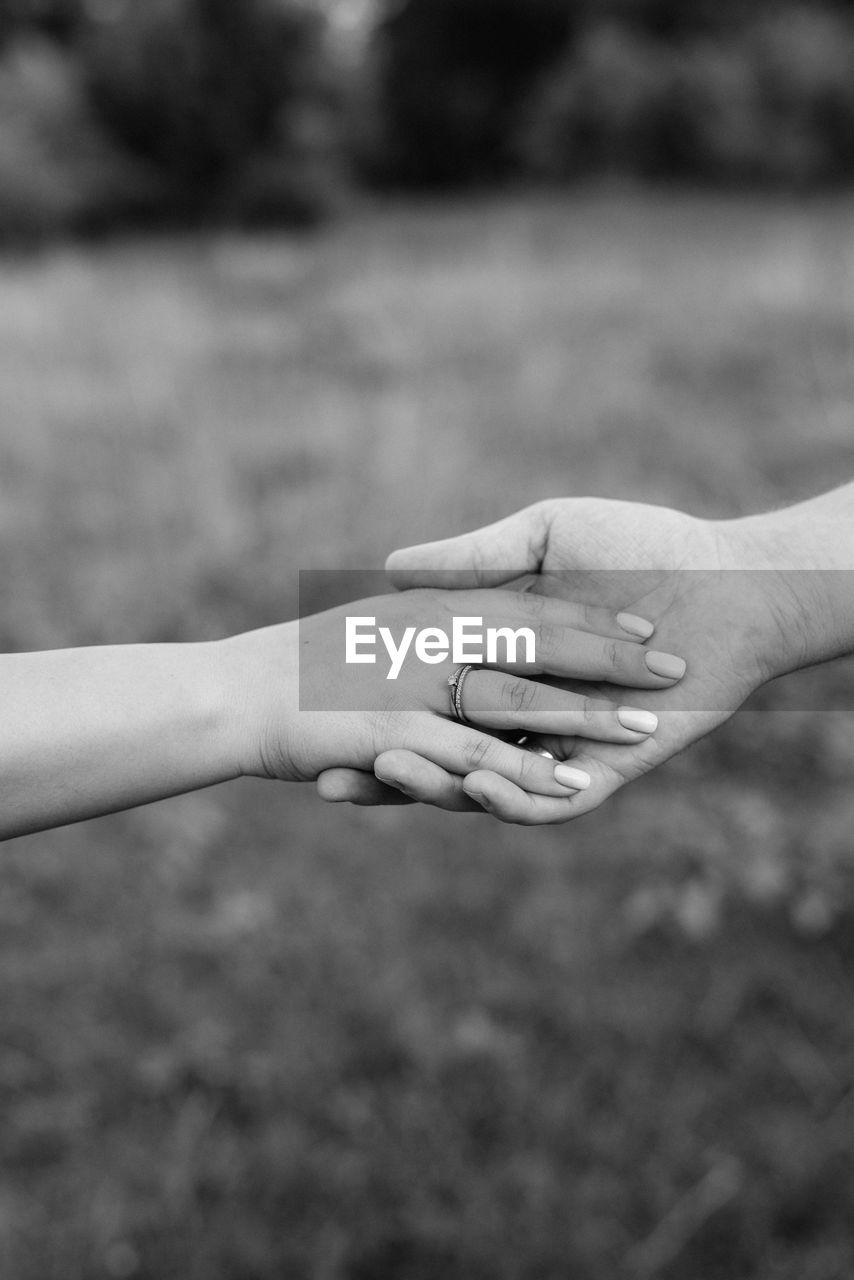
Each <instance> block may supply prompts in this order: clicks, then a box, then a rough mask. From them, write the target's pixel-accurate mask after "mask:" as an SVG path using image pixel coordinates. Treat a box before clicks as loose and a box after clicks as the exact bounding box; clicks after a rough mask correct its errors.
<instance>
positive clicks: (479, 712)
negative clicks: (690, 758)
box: [460, 667, 658, 743]
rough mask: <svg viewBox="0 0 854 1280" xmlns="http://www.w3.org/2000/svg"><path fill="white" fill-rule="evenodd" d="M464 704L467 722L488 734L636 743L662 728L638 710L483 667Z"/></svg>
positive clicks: (469, 680)
mask: <svg viewBox="0 0 854 1280" xmlns="http://www.w3.org/2000/svg"><path fill="white" fill-rule="evenodd" d="M460 702H461V709H462V711H463V714H464V715H465V718H466V720H467V721H468V722H469V723H470V724H476V725H478V726H479V727H481V728H484V729H527V730H529V731H530V732H532V733H538V734H550V735H554V736H557V737H570V736H571V737H579V738H594V739H596V740H597V741H599V742H621V743H634V742H643V741H644V740H645V739H646V738H648V737H649V736H650V734H652V733H655V730H656V729H657V727H658V718H657V716H655V715H654V714H653V713H652V712H651V711H644V710H643V709H642V708H640V707H629V706H618V705H616V704H615V703H613V702H609V701H608V700H607V699H604V698H588V697H586V696H585V695H584V694H580V693H569V692H567V691H566V690H563V689H557V688H554V687H553V686H552V685H547V684H540V683H539V682H538V681H536V680H526V679H525V678H524V677H523V676H514V675H507V674H505V673H504V672H501V671H492V670H489V669H487V668H485V667H473V668H472V669H471V670H470V671H469V672H468V673H467V675H466V677H465V680H464V682H463V685H462V689H461V697H460Z"/></svg>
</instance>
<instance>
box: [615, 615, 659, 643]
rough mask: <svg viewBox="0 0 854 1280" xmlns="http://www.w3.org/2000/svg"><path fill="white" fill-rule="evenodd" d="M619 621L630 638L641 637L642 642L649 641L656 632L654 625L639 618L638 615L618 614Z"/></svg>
mask: <svg viewBox="0 0 854 1280" xmlns="http://www.w3.org/2000/svg"><path fill="white" fill-rule="evenodd" d="M617 621H618V622H619V624H620V626H621V627H622V628H623V630H624V631H628V633H629V635H630V636H639V637H640V639H641V640H648V639H649V637H650V636H651V635H652V633H653V631H654V630H655V625H654V623H652V622H647V620H646V618H639V617H638V616H637V614H636V613H618V614H617Z"/></svg>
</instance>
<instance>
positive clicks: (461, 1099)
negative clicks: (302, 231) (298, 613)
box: [0, 194, 854, 1280]
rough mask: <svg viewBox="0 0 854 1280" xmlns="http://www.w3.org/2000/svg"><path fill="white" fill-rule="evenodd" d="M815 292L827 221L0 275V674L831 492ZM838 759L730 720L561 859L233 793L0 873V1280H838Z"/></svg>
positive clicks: (818, 729) (844, 274)
mask: <svg viewBox="0 0 854 1280" xmlns="http://www.w3.org/2000/svg"><path fill="white" fill-rule="evenodd" d="M852 285H854V220H852V204H851V202H850V201H838V202H835V203H830V202H827V203H820V202H815V203H811V204H806V205H799V204H795V203H791V204H779V203H778V204H772V203H768V204H763V203H761V202H753V203H747V202H742V201H735V200H699V199H694V198H691V197H687V196H685V197H680V196H671V197H655V198H653V197H640V196H637V197H631V198H628V197H623V198H619V199H617V198H614V197H608V196H606V195H602V194H598V195H597V194H591V195H587V196H579V197H577V198H575V199H574V200H572V201H560V202H559V201H555V200H551V199H550V200H539V201H518V202H512V201H504V202H502V203H483V204H475V203H468V204H463V203H461V204H459V205H444V206H441V207H435V208H432V207H429V206H423V207H408V208H401V209H394V208H387V209H385V210H384V211H371V210H366V211H365V212H364V213H363V214H360V215H358V216H357V217H355V218H354V219H353V220H352V221H351V222H350V223H349V224H347V225H341V226H339V227H338V228H337V229H333V230H331V231H328V232H325V233H324V234H323V235H322V236H317V237H314V238H302V239H299V240H286V239H279V238H270V239H254V240H248V241H241V240H237V239H230V238H229V239H225V238H223V239H209V240H206V241H186V242H182V241H162V242H157V243H151V242H146V243H143V242H140V243H139V244H138V245H131V246H125V247H123V248H119V247H111V248H106V249H102V250H99V251H84V250H80V249H63V250H58V251H56V252H54V253H51V254H48V255H45V256H43V257H41V258H38V259H31V260H26V261H24V260H22V261H13V260H8V261H6V262H5V263H3V264H2V267H0V404H2V424H3V426H2V432H1V433H0V535H2V536H0V560H2V566H0V567H2V573H0V605H2V607H1V608H0V628H2V638H3V641H4V643H5V645H6V646H7V647H8V648H15V647H21V648H26V647H50V646H56V645H64V644H77V643H89V642H98V641H107V640H109V641H128V640H132V639H140V638H146V639H157V638H173V639H175V638H177V639H180V638H188V637H200V636H213V635H220V634H224V633H227V632H229V631H232V630H236V629H238V628H243V627H250V626H255V625H259V624H262V623H265V622H271V621H274V620H277V619H279V618H281V617H284V616H288V615H289V614H291V613H292V612H293V611H294V609H295V604H296V598H297V571H298V569H299V568H301V567H302V568H308V567H333V566H338V565H342V564H343V565H345V566H350V567H360V566H365V565H374V564H377V563H380V562H381V560H382V558H383V557H384V555H385V553H386V552H387V551H388V550H389V549H390V548H391V547H393V546H395V545H399V544H401V543H403V542H407V541H414V540H417V539H420V538H424V537H435V536H439V535H441V534H443V533H445V532H448V531H452V530H457V529H461V528H464V527H469V526H471V525H473V524H475V523H479V522H482V521H484V520H487V519H491V518H494V517H497V516H498V515H500V514H502V513H504V512H506V511H508V510H511V509H515V508H516V507H518V506H521V505H522V504H524V503H526V502H529V501H533V500H536V499H537V498H540V497H543V496H546V495H550V494H582V493H600V494H603V495H608V496H621V497H630V498H637V499H648V500H652V501H661V502H666V503H670V504H672V505H684V506H686V507H689V508H691V509H693V510H696V511H698V512H707V513H709V514H717V515H726V514H736V513H738V512H742V511H750V510H754V509H757V508H759V507H762V506H765V505H770V504H775V503H779V502H783V501H786V500H789V499H794V498H797V497H800V496H804V495H806V494H809V493H812V492H815V491H817V490H819V489H821V488H822V487H826V486H829V485H831V484H833V483H836V482H839V481H841V480H844V479H848V478H850V477H851V475H852V473H854V465H852V463H853V462H854V432H853V431H852V420H854V416H853V415H852V407H854V406H852V401H854V361H853V360H852V356H854V304H852V298H854V292H852ZM820 679H821V681H822V682H823V687H824V688H825V691H826V692H829V693H832V692H833V689H834V688H835V687H836V686H835V683H834V682H837V681H840V680H842V679H843V677H842V676H840V674H839V671H838V669H836V668H833V669H828V670H827V671H826V672H824V673H822V675H821V677H820ZM775 697H777V698H778V700H777V703H776V705H778V706H783V707H785V705H786V693H785V688H783V689H781V691H780V693H779V695H775ZM851 743H852V734H851V718H850V716H848V715H843V714H840V713H837V714H834V713H831V712H826V713H823V714H818V715H808V714H806V713H794V712H785V711H777V712H767V713H766V714H764V715H759V714H755V713H746V714H745V715H743V716H742V717H739V719H738V720H737V721H736V722H734V724H733V725H732V726H729V727H728V728H727V729H726V730H725V731H723V732H722V733H720V734H718V735H717V736H716V737H715V738H713V739H712V740H710V741H709V742H708V743H706V744H703V745H702V746H700V747H699V748H697V749H696V750H695V751H693V752H692V753H690V754H688V755H687V756H685V757H683V758H682V759H680V760H678V761H675V762H673V763H672V764H671V765H670V766H668V768H666V769H665V770H662V771H661V772H660V773H659V774H658V775H656V776H654V777H653V778H651V779H649V780H647V781H646V782H644V783H643V784H639V785H638V786H636V787H635V788H634V789H633V790H632V789H629V790H628V791H627V792H625V793H624V794H623V795H621V796H620V797H618V798H617V799H616V801H615V802H613V803H612V805H611V806H610V808H609V809H608V810H607V811H603V812H601V813H599V814H595V815H592V816H591V817H589V818H588V819H585V820H583V821H581V822H579V823H577V824H575V825H573V826H571V827H567V828H562V829H559V830H546V831H541V832H528V831H518V830H515V829H507V828H503V827H499V826H498V825H493V824H491V823H489V822H488V821H487V820H485V819H483V820H482V819H478V818H476V817H472V818H463V819H460V818H455V817H453V816H450V815H443V814H439V813H436V812H429V811H414V810H413V811H400V810H391V811H388V812H386V811H367V812H364V811H356V810H354V811H342V810H337V809H328V808H323V807H321V806H320V804H319V802H317V801H316V800H315V799H314V797H313V795H312V794H311V792H310V790H309V789H307V788H306V789H304V790H300V789H297V788H285V787H274V786H271V785H269V784H262V783H260V782H259V783H241V784H235V785H233V786H230V787H227V788H221V789H218V790H216V791H211V792H205V793H200V794H198V795H195V796H188V797H185V798H183V799H180V800H175V801H171V802H169V803H166V804H162V805H156V806H151V807H150V808H147V809H143V810H139V811H136V812H134V813H130V814H127V815H120V816H116V817H113V818H108V819H103V820H101V821H99V822H96V823H90V824H86V825H83V826H80V827H76V828H70V829H67V830H65V831H58V832H54V833H49V834H46V835H44V836H38V837H31V838H29V839H27V840H23V841H17V842H10V843H9V844H7V845H6V846H4V849H3V854H2V872H1V873H0V993H2V1007H3V1011H4V1012H3V1020H2V1030H0V1132H2V1141H0V1276H2V1277H3V1280H51V1278H52V1277H56V1278H57V1280H59V1278H60V1277H61V1280H97V1278H100V1277H109V1276H119V1277H121V1276H128V1277H129V1276H133V1277H143V1278H144V1280H172V1278H173V1277H175V1278H177V1277H181V1280H273V1278H274V1277H275V1278H276V1280H279V1278H281V1277H286V1278H287V1280H302V1277H311V1280H392V1278H394V1280H434V1277H435V1278H436V1280H440V1278H441V1280H457V1278H459V1280H511V1278H512V1280H552V1278H553V1280H565V1278H567V1280H568V1278H571V1280H586V1278H587V1277H590V1280H612V1278H613V1277H617V1278H618V1280H646V1278H647V1277H661V1278H662V1280H676V1278H679V1280H682V1278H684V1280H715V1278H717V1277H726V1278H727V1280H731V1278H732V1277H734V1276H739V1277H759V1278H761V1280H834V1278H837V1280H843V1278H845V1280H848V1277H850V1276H851V1274H852V1273H853V1272H854V1230H852V1226H851V1215H850V1205H851V1199H852V1195H854V1170H852V1156H851V1152H852V1147H854V1110H852V1109H853V1108H854V1100H852V1097H851V1095H850V1093H849V1089H850V1086H851V1082H852V1072H854V1024H852V1017H851V1002H852V994H854V979H852V966H853V965H854V910H852V903H854V892H852V889H854V884H852V881H853V880H854V875H852V867H854V857H852V852H854V851H852V839H854V837H852V830H854V797H852V793H851V788H850V781H851V773H852V766H854V749H852V745H851Z"/></svg>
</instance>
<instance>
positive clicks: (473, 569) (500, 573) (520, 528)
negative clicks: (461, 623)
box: [386, 502, 551, 589]
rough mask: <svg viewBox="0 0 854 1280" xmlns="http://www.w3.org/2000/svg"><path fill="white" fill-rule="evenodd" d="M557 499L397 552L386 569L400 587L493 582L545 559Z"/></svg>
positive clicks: (514, 575) (516, 574) (528, 570)
mask: <svg viewBox="0 0 854 1280" xmlns="http://www.w3.org/2000/svg"><path fill="white" fill-rule="evenodd" d="M550 511H551V504H549V503H547V502H538V503H536V504H535V505H534V506H532V507H526V508H525V509H524V510H523V511H517V512H516V513H515V515H512V516H508V517H506V518H505V519H504V520H499V521H498V522H497V523H496V524H491V525H487V526H486V527H485V528H483V529H476V530H475V531H474V532H473V533H464V534H462V535H461V536H460V537H457V538H447V539H445V540H443V541H441V542H425V543H423V544H422V545H421V546H417V547H406V548H405V549H403V550H400V551H393V552H392V554H391V555H390V556H389V558H388V560H387V561H386V572H387V573H388V575H389V577H390V578H391V581H392V582H393V583H394V585H395V586H396V587H399V588H401V589H404V588H406V587H430V586H434V587H490V586H497V585H498V584H500V583H502V582H509V581H511V579H513V578H517V577H519V576H520V575H521V574H524V573H531V572H536V571H538V570H539V568H540V565H541V564H542V560H543V556H544V555H545V550H546V546H547V544H548V537H549V525H550Z"/></svg>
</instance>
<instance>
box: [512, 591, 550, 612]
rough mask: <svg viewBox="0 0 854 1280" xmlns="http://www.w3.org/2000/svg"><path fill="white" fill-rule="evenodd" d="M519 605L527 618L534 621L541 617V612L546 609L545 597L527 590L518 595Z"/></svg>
mask: <svg viewBox="0 0 854 1280" xmlns="http://www.w3.org/2000/svg"><path fill="white" fill-rule="evenodd" d="M519 603H520V605H521V606H522V612H523V613H524V614H526V615H527V617H528V618H532V619H534V620H536V619H537V618H541V617H542V615H543V610H544V609H545V607H546V597H545V596H543V595H540V594H539V592H537V591H533V590H530V589H527V590H525V591H523V592H522V593H521V594H520V596H519Z"/></svg>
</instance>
